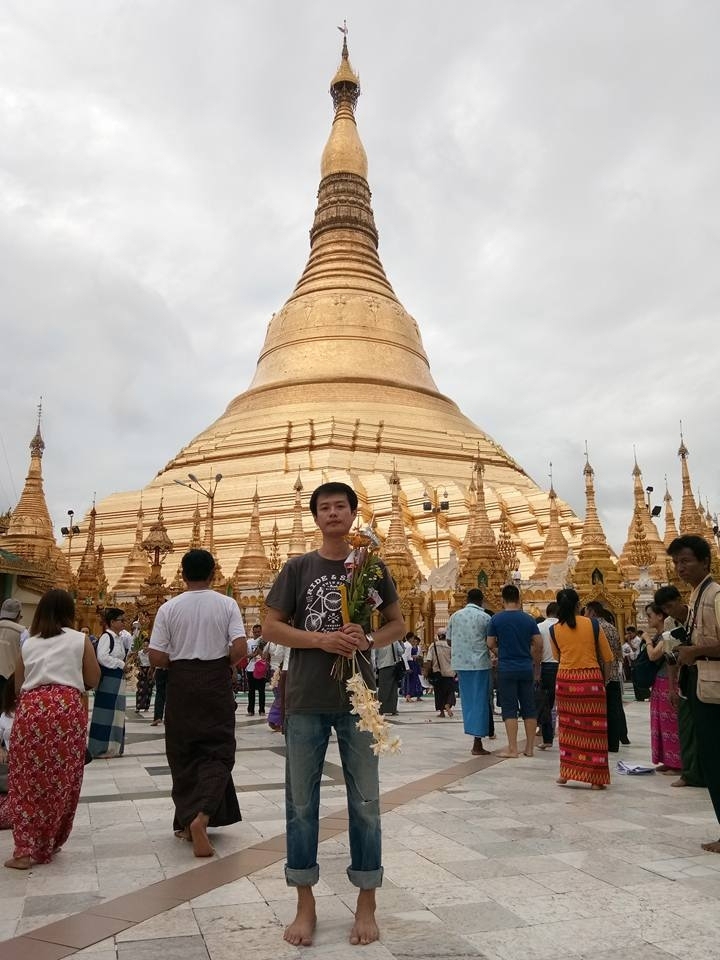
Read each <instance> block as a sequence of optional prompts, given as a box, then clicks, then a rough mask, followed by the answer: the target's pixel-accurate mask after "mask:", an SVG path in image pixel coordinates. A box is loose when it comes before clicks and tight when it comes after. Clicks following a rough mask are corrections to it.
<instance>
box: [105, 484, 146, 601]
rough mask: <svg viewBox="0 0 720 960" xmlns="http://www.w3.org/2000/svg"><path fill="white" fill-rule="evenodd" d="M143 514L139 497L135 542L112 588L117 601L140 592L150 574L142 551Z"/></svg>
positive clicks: (144, 553)
mask: <svg viewBox="0 0 720 960" xmlns="http://www.w3.org/2000/svg"><path fill="white" fill-rule="evenodd" d="M144 516H145V514H144V513H143V506H142V497H140V506H139V507H138V512H137V525H136V527H135V541H134V543H133V545H132V548H131V550H130V553H129V555H128V558H127V560H126V561H125V566H124V567H123V570H122V573H121V574H120V578H119V579H118V581H117V583H116V584H115V586H114V587H113V593H114V594H115V595H116V597H118V598H119V599H121V600H122V599H123V598H129V597H135V596H137V594H138V593H139V592H140V588H141V586H142V584H143V583H144V582H145V580H146V579H147V577H148V576H149V574H150V561H149V560H148V555H147V553H146V552H145V550H143V539H144V536H145V535H144V532H143V519H144Z"/></svg>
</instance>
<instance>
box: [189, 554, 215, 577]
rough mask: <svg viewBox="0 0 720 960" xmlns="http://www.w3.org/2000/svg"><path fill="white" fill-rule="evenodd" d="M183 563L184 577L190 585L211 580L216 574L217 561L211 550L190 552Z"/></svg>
mask: <svg viewBox="0 0 720 960" xmlns="http://www.w3.org/2000/svg"><path fill="white" fill-rule="evenodd" d="M181 563H182V573H183V577H184V578H185V579H186V580H187V581H188V582H189V583H199V582H200V581H202V580H209V579H210V578H211V577H212V575H213V573H214V572H215V561H214V560H213V555H212V554H211V553H210V551H209V550H188V552H187V553H186V554H185V556H184V557H183V558H182V561H181Z"/></svg>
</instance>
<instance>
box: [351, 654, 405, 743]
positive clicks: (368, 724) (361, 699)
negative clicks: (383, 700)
mask: <svg viewBox="0 0 720 960" xmlns="http://www.w3.org/2000/svg"><path fill="white" fill-rule="evenodd" d="M352 667H353V673H352V675H351V676H350V679H349V680H348V681H347V683H346V684H345V688H346V690H347V692H348V695H349V697H350V704H351V710H350V712H351V713H352V714H354V715H355V716H357V717H358V721H357V724H356V725H357V728H358V730H361V731H363V732H367V733H371V734H372V737H373V743H372V744H371V747H370V749H371V750H372V752H373V753H374V754H375V756H376V757H379V756H382V755H383V754H386V753H397V752H398V751H399V750H400V747H401V746H402V741H401V740H400V738H399V737H391V736H390V726H389V724H388V722H387V720H386V719H385V717H384V716H383V715H382V714H381V713H380V703H379V701H378V698H377V697H376V696H375V691H374V690H371V689H370V688H369V687H368V685H367V684H366V683H365V680H364V678H363V675H362V673H361V672H360V671H359V670H358V669H357V663H356V662H355V658H354V657H353V660H352Z"/></svg>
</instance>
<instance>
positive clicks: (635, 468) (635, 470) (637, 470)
mask: <svg viewBox="0 0 720 960" xmlns="http://www.w3.org/2000/svg"><path fill="white" fill-rule="evenodd" d="M633 460H634V461H635V465H634V466H633V471H632V475H633V476H634V477H640V476H642V471H641V470H640V467H639V466H638V462H637V450H636V448H635V444H633Z"/></svg>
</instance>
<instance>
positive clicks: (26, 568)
mask: <svg viewBox="0 0 720 960" xmlns="http://www.w3.org/2000/svg"><path fill="white" fill-rule="evenodd" d="M41 418H42V407H40V408H39V409H38V422H37V429H36V430H35V434H34V436H33V438H32V440H31V441H30V468H29V470H28V474H27V477H26V478H25V485H24V487H23V490H22V493H21V494H20V499H19V500H18V502H17V506H16V507H15V509H14V510H13V511H12V512H11V514H10V516H9V518H8V520H7V525H6V527H5V532H4V533H3V534H2V535H0V549H1V550H2V551H3V554H4V555H5V556H4V557H3V572H4V573H9V574H15V575H17V577H18V584H19V585H20V586H22V587H25V588H26V589H27V590H29V591H30V594H31V596H28V597H27V598H24V602H26V603H28V604H30V605H33V604H34V603H36V602H37V598H38V595H40V594H42V593H44V592H45V590H48V589H50V587H63V588H65V589H69V588H70V587H71V586H72V573H71V570H70V564H69V562H68V559H67V557H66V556H65V554H64V553H63V552H62V550H61V549H60V547H58V545H57V543H56V542H55V535H54V533H53V526H52V521H51V519H50V513H49V511H48V508H47V502H46V500H45V491H44V489H43V475H42V456H43V452H44V450H45V441H44V440H43V438H42V433H41V432H40V421H41ZM5 568H6V569H5Z"/></svg>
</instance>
